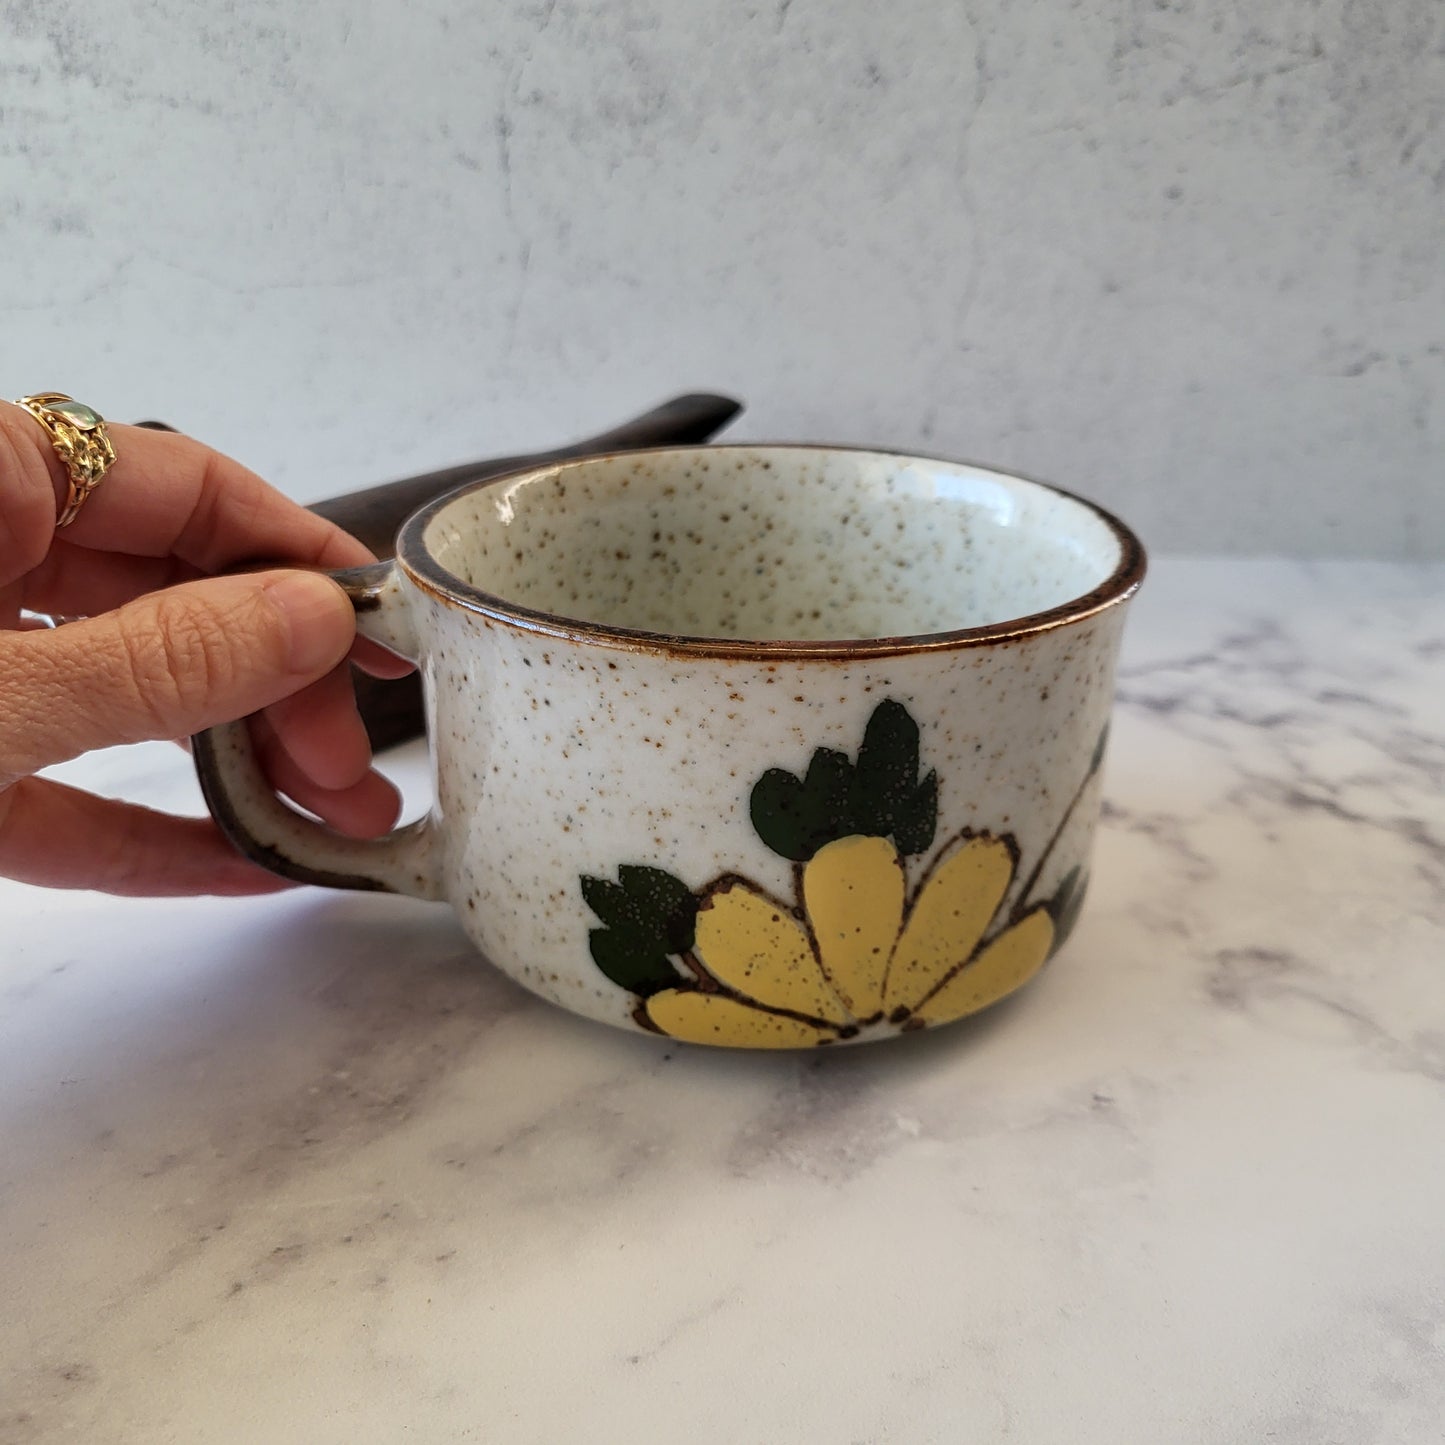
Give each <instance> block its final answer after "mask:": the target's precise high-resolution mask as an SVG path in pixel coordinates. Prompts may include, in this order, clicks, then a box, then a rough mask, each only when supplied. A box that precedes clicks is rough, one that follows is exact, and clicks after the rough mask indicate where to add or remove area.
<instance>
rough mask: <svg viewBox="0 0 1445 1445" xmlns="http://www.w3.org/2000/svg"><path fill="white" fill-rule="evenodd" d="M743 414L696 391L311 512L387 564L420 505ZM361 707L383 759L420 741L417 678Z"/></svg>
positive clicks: (694, 436)
mask: <svg viewBox="0 0 1445 1445" xmlns="http://www.w3.org/2000/svg"><path fill="white" fill-rule="evenodd" d="M742 409H743V407H742V403H741V402H739V401H734V400H733V399H732V397H728V396H715V395H713V394H711V393H709V392H690V393H688V394H686V395H683V396H675V397H673V398H672V400H671V401H665V402H663V404H662V405H661V406H658V407H654V408H653V409H652V410H651V411H647V412H643V413H642V414H641V415H640V416H635V417H633V418H632V419H631V420H630V421H625V422H623V423H622V424H621V425H620V426H616V427H613V428H612V429H611V430H610V431H605V432H600V433H598V435H596V436H592V437H587V438H585V439H584V440H582V441H579V442H573V443H572V444H571V445H570V446H564V447H558V448H556V449H554V450H552V451H546V452H533V453H530V454H529V455H526V456H515V457H491V458H486V459H483V460H481V461H475V462H463V463H462V464H461V465H459V466H454V467H443V468H442V469H441V470H440V471H435V472H424V473H422V474H421V475H419V476H415V477H403V478H401V479H400V480H399V481H395V482H383V483H381V485H380V486H375V487H366V488H363V489H362V490H360V491H356V492H348V493H346V494H345V495H343V496H340V497H332V498H331V499H330V500H328V501H325V502H317V503H316V504H315V505H314V506H313V507H312V508H311V510H312V511H313V512H316V513H319V514H320V515H321V516H323V517H325V518H326V519H327V520H328V521H332V522H335V523H336V524H337V526H339V527H342V528H344V529H345V530H346V531H348V532H350V533H351V534H352V536H354V537H358V538H360V539H361V541H362V542H364V543H365V544H366V545H367V546H368V547H370V548H371V550H372V551H373V552H375V553H376V555H377V556H378V557H381V558H383V559H384V558H387V557H390V556H392V555H393V554H394V553H395V551H396V534H397V532H398V531H399V530H400V528H401V524H402V523H403V522H405V521H406V519H407V518H408V517H409V516H411V514H412V513H413V512H414V511H416V509H417V508H418V507H420V506H423V505H424V504H425V503H427V502H429V501H431V500H432V499H433V498H434V497H438V496H440V495H442V493H444V492H449V491H452V490H454V489H455V488H457V487H464V486H467V485H469V484H470V483H472V482H484V481H487V480H488V479H489V478H492V477H500V476H505V475H506V474H507V473H508V472H516V471H521V470H523V469H524V468H526V467H532V466H542V465H545V464H546V463H548V462H555V461H564V460H566V459H567V458H569V457H585V456H591V455H594V454H596V453H599V452H620V451H632V450H635V449H637V448H639V447H656V446H669V445H676V446H687V445H689V444H691V443H696V442H705V441H708V440H710V439H711V438H712V437H714V436H715V435H716V434H717V433H718V432H720V431H721V430H722V429H723V427H725V426H726V425H727V424H728V423H729V422H730V421H732V419H733V418H734V417H735V416H737V414H738V413H739V412H740V411H741V410H742ZM137 425H139V426H145V427H151V428H152V429H153V430H156V431H174V430H175V428H174V427H171V426H167V425H166V423H165V422H162V421H143V422H139V423H137ZM353 677H354V678H355V681H356V701H357V704H358V706H359V707H360V708H361V716H362V718H363V719H364V720H365V722H366V730H367V732H368V733H369V734H370V736H371V745H372V747H373V748H375V749H376V750H377V751H378V752H380V751H382V750H383V749H385V748H390V747H395V746H396V745H397V744H398V743H404V742H407V741H409V740H410V739H412V738H417V737H420V736H421V735H422V732H423V730H424V729H423V723H422V698H421V683H420V681H419V680H418V678H417V676H416V675H415V674H412V675H411V676H409V677H403V678H400V679H397V680H394V681H391V680H383V679H381V678H375V677H370V676H368V675H367V674H366V673H364V672H353Z"/></svg>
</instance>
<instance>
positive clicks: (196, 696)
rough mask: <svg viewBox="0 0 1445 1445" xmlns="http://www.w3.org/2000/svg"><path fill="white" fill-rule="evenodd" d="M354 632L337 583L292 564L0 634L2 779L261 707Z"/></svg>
mask: <svg viewBox="0 0 1445 1445" xmlns="http://www.w3.org/2000/svg"><path fill="white" fill-rule="evenodd" d="M355 633H356V617H355V614H354V612H353V611H352V607H351V603H350V602H349V601H348V600H347V597H346V594H345V593H344V592H343V591H342V590H341V588H340V587H338V586H337V585H336V583H335V582H333V581H331V580H330V578H328V577H324V576H322V575H320V574H319V573H315V572H289V571H288V572H258V573H251V574H247V575H242V576H235V577H213V578H208V579H206V580H205V581H201V582H190V583H187V584H185V585H184V586H180V587H172V588H168V589H166V590H165V591H162V592H152V593H149V594H147V595H146V596H144V597H140V598H137V599H136V600H135V601H134V602H130V603H128V604H127V605H126V606H124V607H121V608H118V609H116V610H115V611H114V612H108V613H106V614H104V615H103V616H100V617H94V618H90V619H88V620H86V621H84V622H73V623H70V624H68V625H66V626H65V627H60V628H56V629H55V630H54V631H52V632H23V633H8V634H0V674H3V676H4V677H5V679H6V685H5V688H4V690H3V693H0V784H3V783H4V782H5V781H8V780H10V779H13V778H15V777H19V776H24V775H25V774H26V773H31V772H35V771H38V770H39V769H40V768H42V767H47V766H49V765H50V764H51V763H57V762H62V761H64V760H65V759H67V758H73V757H75V756H77V755H78V754H80V753H83V752H88V751H90V750H91V749H92V748H103V747H110V746H112V745H114V744H116V743H134V742H142V741H145V740H147V739H152V738H175V737H184V736H186V735H187V734H189V733H194V732H199V731H201V729H203V728H208V727H211V726H213V725H214V724H216V723H220V722H227V721H229V720H231V719H233V718H239V717H244V716H246V715H247V714H248V713H253V712H257V711H259V710H260V709H261V708H263V707H267V706H269V705H270V704H271V703H273V702H277V701H278V700H280V699H281V698H283V697H289V696H290V695H291V694H292V693H293V692H297V691H299V690H300V689H301V688H303V687H305V686H306V685H307V684H308V683H310V682H314V681H316V679H317V678H320V677H322V676H324V675H325V674H326V673H327V672H329V671H330V670H331V669H332V668H333V667H335V666H336V665H337V664H338V663H339V662H340V661H341V659H342V658H344V657H345V656H346V654H347V651H348V650H349V648H350V647H351V643H352V641H353V639H354V637H355Z"/></svg>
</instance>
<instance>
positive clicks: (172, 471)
mask: <svg viewBox="0 0 1445 1445" xmlns="http://www.w3.org/2000/svg"><path fill="white" fill-rule="evenodd" d="M109 430H110V435H111V439H112V440H113V441H114V443H115V449H116V462H115V465H114V466H112V467H111V469H110V471H109V472H108V473H107V474H106V477H105V480H104V481H102V482H101V484H100V486H99V487H98V488H97V489H96V491H95V492H94V494H93V495H92V496H91V497H90V499H89V500H88V501H87V502H86V504H85V506H84V507H83V508H82V509H81V512H80V515H79V517H78V518H77V519H76V521H75V522H74V524H73V525H72V526H70V527H68V528H67V529H66V531H65V540H66V542H68V543H70V544H72V545H74V546H76V547H83V548H88V549H91V550H97V551H107V552H129V553H132V554H134V555H136V556H142V557H165V556H169V555H175V556H177V557H179V558H181V559H182V560H183V561H185V562H188V563H190V564H191V565H192V566H193V567H195V568H197V569H198V570H200V571H202V572H217V571H221V570H223V569H225V568H229V567H234V566H237V565H238V564H240V563H243V562H248V561H257V562H264V561H282V560H285V561H295V562H300V563H305V564H308V565H312V566H318V567H352V566H357V565H359V564H360V563H363V562H368V561H371V560H372V557H371V553H370V552H369V551H368V550H367V549H366V548H365V547H364V546H362V544H361V543H360V542H358V541H357V540H356V539H355V538H354V537H351V536H348V535H347V534H346V533H345V532H343V531H342V530H341V529H340V528H339V527H337V526H336V525H334V524H333V523H331V522H328V521H326V520H325V519H324V518H322V517H318V516H317V515H316V514H315V513H313V512H308V511H307V510H306V509H305V508H304V507H301V506H299V505H297V503H295V502H292V501H290V500H289V499H288V498H286V497H283V496H282V495H281V493H280V492H278V491H276V490H275V489H274V488H273V487H269V486H267V485H266V483H265V482H263V481H262V480H261V479H260V477H258V476H256V474H255V473H254V472H251V471H248V470H247V469H246V468H245V467H243V466H241V464H240V463H239V462H234V461H232V460H231V459H230V458H229V457H223V456H221V455H220V454H219V453H218V452H214V451H211V450H210V449H209V448H208V447H205V446H202V445H201V444H200V443H199V442H196V441H193V440H191V438H189V437H186V436H181V435H178V434H176V433H173V432H159V431H150V430H148V429H146V428H144V427H132V426H123V425H120V424H118V423H111V424H109ZM67 492H68V483H67V480H66V475H65V469H64V467H63V466H62V465H61V463H60V460H59V458H58V457H57V456H56V455H55V452H54V451H53V449H52V448H51V445H50V441H49V438H48V437H47V436H46V434H45V431H44V429H43V428H42V427H41V426H40V424H39V423H38V422H37V421H36V420H35V418H34V417H32V416H31V415H30V414H29V413H28V412H26V411H25V410H24V409H23V408H21V407H17V406H13V405H10V404H9V403H0V586H3V585H4V584H5V583H7V582H11V581H14V580H15V579H16V578H17V577H20V576H23V575H24V574H25V573H26V572H29V571H31V570H32V569H34V568H35V567H37V566H38V565H39V564H40V561H41V559H42V558H43V557H44V556H45V553H46V550H47V549H48V548H49V546H50V541H51V538H52V536H53V535H54V532H55V521H56V517H57V516H58V514H59V508H60V507H61V505H62V504H63V502H64V500H65V497H66V495H67ZM62 610H64V609H62Z"/></svg>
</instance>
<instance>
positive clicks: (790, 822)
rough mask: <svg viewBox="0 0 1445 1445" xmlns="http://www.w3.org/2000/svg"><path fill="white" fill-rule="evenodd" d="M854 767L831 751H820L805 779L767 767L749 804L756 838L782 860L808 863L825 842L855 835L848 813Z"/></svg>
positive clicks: (781, 769) (826, 749)
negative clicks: (851, 834)
mask: <svg viewBox="0 0 1445 1445" xmlns="http://www.w3.org/2000/svg"><path fill="white" fill-rule="evenodd" d="M852 773H853V769H852V765H851V764H850V763H849V762H848V759H847V757H846V756H845V755H844V754H842V753H839V752H834V751H833V750H832V749H831V748H818V749H817V750H816V751H815V752H814V753H813V760H812V762H810V763H809V764H808V772H807V775H806V776H805V777H802V778H796V777H794V776H793V774H792V773H790V772H788V771H787V770H786V769H785V768H769V769H768V771H767V772H766V773H764V774H763V775H762V777H761V778H759V779H758V781H757V783H756V784H755V785H754V787H753V792H752V798H751V799H750V802H749V812H750V813H751V815H752V820H753V827H754V828H755V829H756V830H757V834H758V837H759V838H761V839H762V840H763V842H764V843H766V844H767V845H768V847H769V848H771V849H772V850H773V852H774V853H777V854H780V855H781V856H782V857H784V858H790V859H792V861H793V862H795V863H806V862H807V861H808V859H809V858H811V857H812V856H813V854H814V853H816V852H817V851H818V849H819V848H821V847H822V846H823V845H824V844H825V843H831V842H832V841H833V840H834V839H835V838H846V837H847V836H848V834H849V833H851V832H853V831H854V829H853V824H852V817H851V814H850V812H849V808H848V795H849V791H850V787H851V783H852Z"/></svg>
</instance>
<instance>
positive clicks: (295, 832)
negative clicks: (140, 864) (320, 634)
mask: <svg viewBox="0 0 1445 1445" xmlns="http://www.w3.org/2000/svg"><path fill="white" fill-rule="evenodd" d="M327 576H329V577H331V578H332V580H333V581H335V582H338V583H340V585H341V587H342V589H343V590H344V591H345V593H346V595H347V596H348V597H349V598H350V599H351V605H352V606H353V607H354V608H355V609H356V630H357V632H358V633H359V634H360V635H361V636H363V637H369V638H371V640H372V641H373V642H379V643H381V645H382V646H383V647H387V648H390V649H391V651H393V652H396V653H399V654H400V655H401V656H403V657H406V658H409V659H410V660H412V661H415V660H416V656H417V653H418V651H419V647H418V644H417V637H416V633H415V631H414V630H413V628H412V625H411V617H410V609H409V605H408V602H407V598H406V595H405V594H404V593H403V591H402V588H401V575H400V572H399V570H398V568H397V565H396V563H395V562H394V561H391V562H373V563H371V564H370V565H369V566H366V567H350V568H347V569H346V570H344V571H338V572H329V573H327ZM191 746H192V750H193V752H194V755H195V763H196V775H197V777H198V778H199V779H200V783H201V792H202V794H203V795H204V796H205V799H206V806H207V807H208V808H209V809H210V810H211V816H212V817H213V818H214V819H215V820H216V824H217V826H218V827H219V828H220V830H221V832H222V833H224V834H225V835H226V837H227V838H228V839H229V840H230V842H231V843H232V844H234V845H235V847H236V848H237V849H238V850H239V851H240V852H241V853H244V854H245V856H246V857H247V858H249V859H250V860H251V861H252V862H253V863H259V864H260V865H261V867H263V868H265V869H268V870H269V871H270V872H272V873H277V874H280V876H281V877H282V878H290V879H292V880H293V881H294V882H297V883H318V884H321V885H322V886H323V887H327V888H360V889H368V890H372V891H381V892H389V893H406V894H410V895H411V896H412V897H414V898H427V899H437V898H440V897H441V896H442V889H441V880H440V877H439V876H438V872H439V869H438V865H439V861H440V860H439V858H438V856H437V853H436V850H435V848H434V847H433V844H434V839H435V834H434V830H433V826H432V822H431V819H430V818H421V819H419V820H418V821H417V822H415V823H408V824H407V825H406V826H405V827H401V828H397V829H394V830H393V831H392V832H390V833H387V834H386V835H385V836H384V837H381V838H348V837H346V836H345V835H343V834H341V833H336V832H333V831H332V830H331V829H330V828H328V827H326V826H325V825H324V824H322V823H317V822H313V821H312V820H311V819H310V818H306V817H303V816H302V815H301V814H300V813H298V812H297V811H296V810H295V809H294V808H290V807H288V806H287V805H286V804H285V803H283V802H282V801H281V799H280V798H278V797H277V796H276V793H275V791H274V790H273V789H272V787H271V784H270V782H269V781H268V780H267V778H266V775H265V774H264V773H263V772H262V771H261V764H260V762H259V761H258V759H257V757H256V749H255V746H254V745H253V743H252V741H251V730H250V728H249V727H247V725H246V721H245V719H244V718H243V719H241V720H239V721H237V722H229V723H222V724H221V725H220V726H218V727H213V728H208V729H207V730H206V731H205V732H202V733H197V734H196V735H195V737H194V738H192V740H191Z"/></svg>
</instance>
